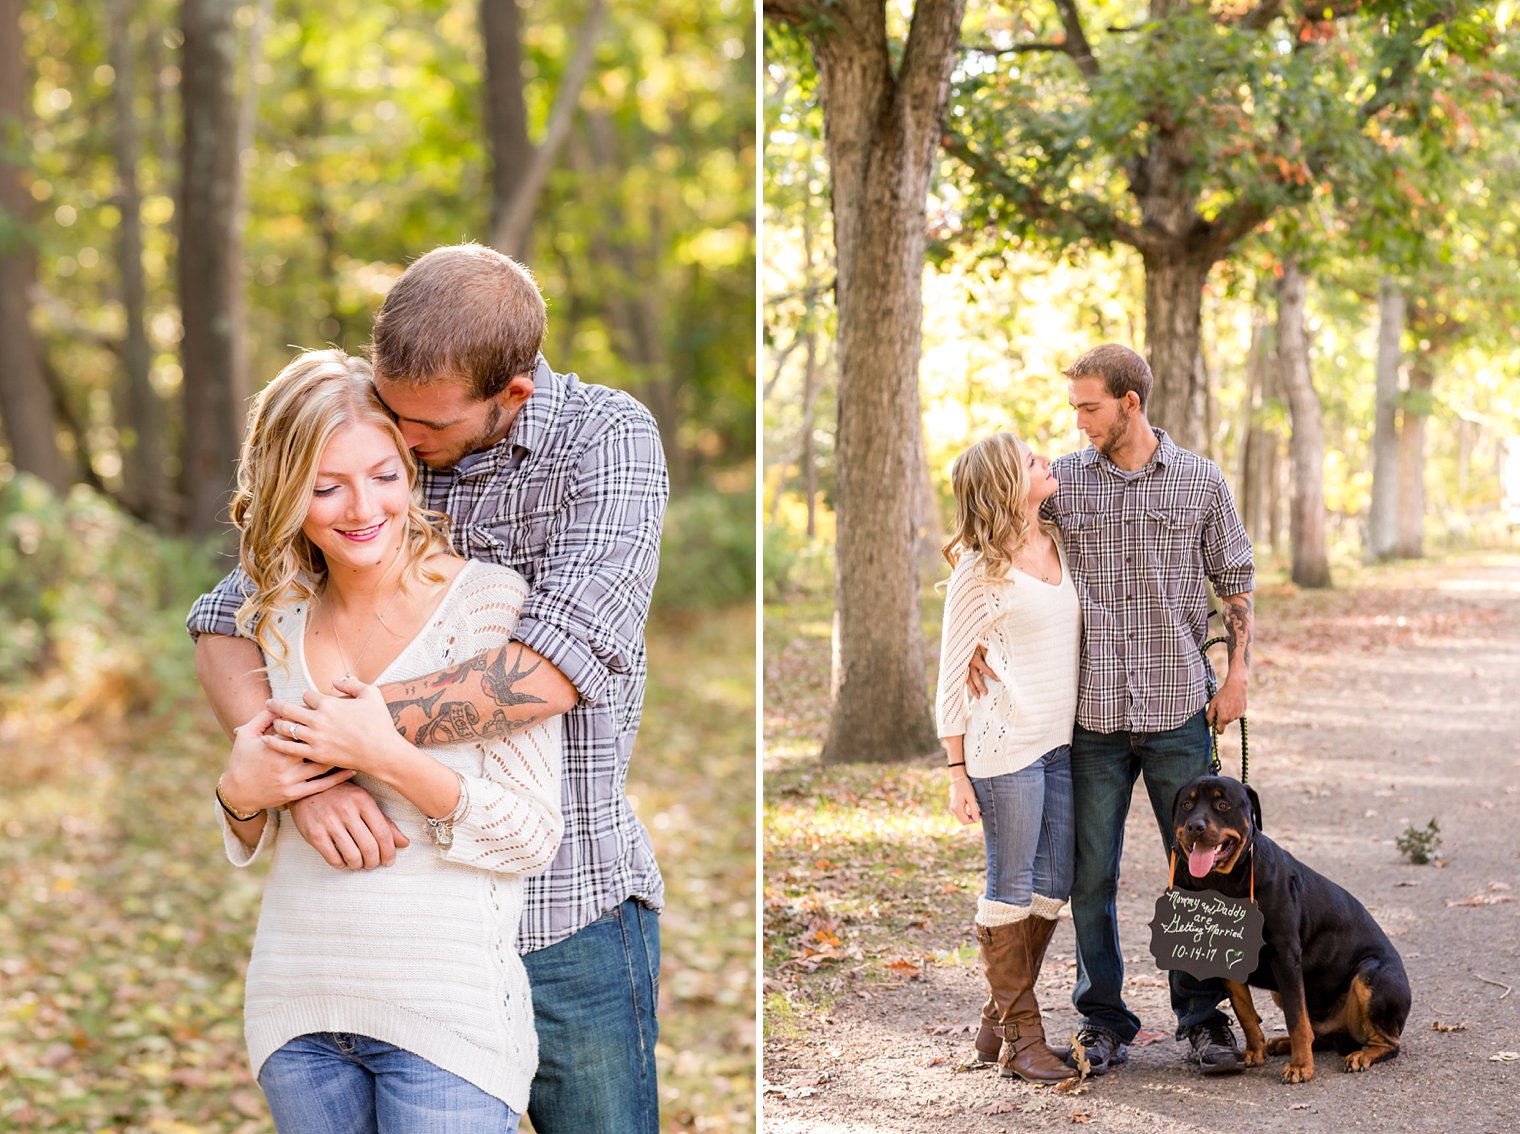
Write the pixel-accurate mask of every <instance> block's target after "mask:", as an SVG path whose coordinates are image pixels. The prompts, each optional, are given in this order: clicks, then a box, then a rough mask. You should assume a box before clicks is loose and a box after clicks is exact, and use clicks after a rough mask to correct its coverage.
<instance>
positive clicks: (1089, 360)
mask: <svg viewBox="0 0 1520 1134" xmlns="http://www.w3.org/2000/svg"><path fill="white" fill-rule="evenodd" d="M1061 373H1062V374H1064V375H1065V376H1066V377H1067V378H1070V379H1071V380H1072V381H1076V380H1077V379H1078V378H1102V379H1103V385H1104V386H1105V387H1107V389H1108V396H1109V397H1111V398H1122V397H1124V395H1125V394H1127V393H1129V392H1130V391H1131V390H1133V391H1134V392H1135V393H1136V394H1138V395H1140V408H1141V409H1142V410H1143V409H1144V408H1145V403H1146V402H1148V401H1149V400H1150V396H1151V386H1152V384H1153V383H1154V382H1155V379H1154V378H1153V377H1152V376H1151V368H1150V365H1149V364H1148V363H1147V362H1146V361H1145V359H1143V358H1141V357H1140V356H1139V355H1138V354H1136V353H1135V352H1134V351H1132V350H1130V349H1129V347H1127V346H1120V345H1119V344H1118V343H1104V344H1103V345H1102V346H1097V347H1093V348H1092V350H1090V351H1088V352H1087V353H1086V354H1084V355H1083V356H1082V357H1081V358H1079V359H1077V361H1075V362H1073V363H1072V364H1071V365H1070V366H1068V367H1067V368H1066V369H1065V370H1063V371H1061Z"/></svg>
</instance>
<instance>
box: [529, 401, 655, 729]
mask: <svg viewBox="0 0 1520 1134" xmlns="http://www.w3.org/2000/svg"><path fill="white" fill-rule="evenodd" d="M669 494H670V482H669V477H668V476H667V474H666V470H665V454H664V451H663V449H662V448H661V446H660V435H659V430H658V428H657V427H656V426H655V423H654V419H653V418H652V417H650V416H649V414H648V412H647V411H643V412H638V413H628V414H624V415H621V416H620V417H618V418H617V419H616V420H614V421H613V422H612V423H611V424H610V425H609V426H608V428H607V429H605V430H603V431H602V432H601V433H600V435H599V436H598V437H597V438H595V440H594V441H593V442H592V443H591V444H590V445H589V446H588V447H587V449H586V451H585V452H584V454H583V455H582V457H581V460H580V463H579V465H578V466H577V468H576V475H575V478H574V486H573V488H572V489H571V491H570V492H569V494H568V495H567V498H566V500H565V502H564V507H563V508H562V509H560V510H559V512H558V514H557V515H556V516H555V517H554V518H553V521H552V523H553V530H552V531H551V532H550V534H549V538H548V540H547V544H546V547H545V550H544V554H543V558H542V562H543V564H544V569H543V571H542V572H541V573H540V574H539V575H538V577H537V578H536V579H535V580H534V583H533V590H532V592H531V593H530V594H529V595H528V598H527V601H526V602H524V604H523V611H522V619H521V621H519V622H518V624H517V630H516V632H515V633H514V634H513V638H514V639H516V640H517V641H519V642H521V643H522V644H523V645H525V646H527V647H528V648H529V649H531V650H534V651H536V652H537V653H539V654H542V655H543V656H544V657H546V658H548V659H549V661H550V662H552V663H553V664H554V665H555V667H556V668H558V669H559V671H560V672H561V673H563V674H564V675H565V677H566V678H568V679H569V681H570V682H571V683H572V684H573V685H574V686H575V688H576V690H577V691H578V692H579V694H580V697H581V699H582V700H583V701H585V702H587V703H588V704H589V703H595V702H596V700H597V699H598V698H599V697H600V696H601V695H602V693H603V691H604V689H605V687H606V685H607V681H608V679H609V676H610V675H611V674H614V673H626V672H628V671H629V669H630V668H631V667H632V665H633V659H634V658H635V656H636V655H637V654H638V652H639V651H641V650H642V649H643V633H644V622H645V620H646V618H647V617H648V614H649V600H650V596H651V594H652V593H653V591H654V582H655V576H656V574H657V572H658V569H659V561H660V531H661V528H662V526H663V524H664V519H665V503H666V500H667V498H668V497H669Z"/></svg>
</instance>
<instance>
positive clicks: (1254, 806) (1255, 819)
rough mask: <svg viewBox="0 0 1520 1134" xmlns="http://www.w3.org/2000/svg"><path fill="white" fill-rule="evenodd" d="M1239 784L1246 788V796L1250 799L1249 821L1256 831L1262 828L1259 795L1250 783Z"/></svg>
mask: <svg viewBox="0 0 1520 1134" xmlns="http://www.w3.org/2000/svg"><path fill="white" fill-rule="evenodd" d="M1241 786H1242V787H1244V788H1245V789H1246V796H1247V797H1248V798H1249V799H1250V801H1251V822H1252V824H1253V825H1254V826H1255V827H1256V829H1257V830H1258V831H1260V830H1261V829H1262V828H1261V796H1259V795H1257V794H1256V789H1255V788H1253V787H1252V786H1251V785H1250V784H1242V785H1241Z"/></svg>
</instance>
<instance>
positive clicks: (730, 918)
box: [0, 0, 756, 1132]
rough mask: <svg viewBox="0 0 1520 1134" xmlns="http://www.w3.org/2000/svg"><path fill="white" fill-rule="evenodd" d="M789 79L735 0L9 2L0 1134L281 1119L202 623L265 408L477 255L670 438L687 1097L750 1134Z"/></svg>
mask: <svg viewBox="0 0 1520 1134" xmlns="http://www.w3.org/2000/svg"><path fill="white" fill-rule="evenodd" d="M755 69H756V64H755V23H754V10H753V8H752V6H751V5H749V4H746V3H739V2H735V0H713V2H705V0H634V2H632V3H627V4H619V5H611V4H608V3H606V2H605V0H571V2H569V3H566V4H560V5H536V6H531V7H530V6H528V5H526V4H522V5H520V4H517V3H514V2H513V0H395V2H392V3H384V4H371V3H363V2H360V0H328V2H327V3H323V4H311V3H304V2H299V0H103V2H99V3H79V2H74V0H0V751H3V753H4V760H5V765H6V768H7V788H6V791H5V794H4V800H3V802H0V831H3V834H4V838H3V839H0V889H3V890H4V892H5V893H6V895H7V898H6V909H5V912H4V914H3V915H0V1081H4V1082H6V1084H7V1086H6V1088H5V1089H4V1091H0V1127H3V1128H5V1129H14V1130H37V1131H53V1130H58V1131H63V1130H90V1131H102V1130H119V1131H154V1132H185V1131H199V1130H208V1131H209V1130H217V1131H221V1130H245V1131H263V1130H267V1129H269V1124H268V1120H267V1117H266V1115H265V1112H264V1108H263V1104H262V1099H261V1098H260V1096H259V1094H258V1091H257V1088H256V1086H255V1085H254V1084H252V1083H251V1081H250V1079H249V1077H248V1074H247V1070H246V1066H245V1063H244V1055H243V1045H242V1035H241V1020H240V1012H241V974H242V968H243V965H244V963H245V959H246V956H247V949H248V941H249V935H250V933H251V929H252V926H253V922H254V919H255V917H256V914H257V907H258V895H259V885H260V879H259V877H257V876H256V875H255V876H252V877H249V876H245V875H242V874H234V872H233V871H231V870H230V869H229V868H227V867H226V864H225V862H224V861H223V856H222V854H221V851H220V848H219V844H218V842H217V838H216V834H215V826H214V823H213V822H212V813H211V812H210V811H209V810H208V809H207V804H206V801H207V800H208V799H209V798H210V797H209V786H208V785H209V784H210V783H211V782H212V781H213V779H214V776H215V770H216V768H217V767H218V766H219V765H220V762H221V760H222V759H223V742H222V740H221V736H220V733H219V730H217V728H216V727H215V724H214V722H213V721H212V719H211V717H210V714H209V712H208V711H207V710H206V709H205V708H204V707H203V706H202V705H201V703H200V697H199V692H198V689H197V687H196V684H195V679H194V674H193V667H192V664H191V650H190V643H189V639H188V637H187V636H186V635H185V634H184V632H183V622H182V620H183V616H184V612H185V610H186V609H187V607H188V604H189V602H190V601H191V600H192V599H193V597H194V596H195V595H196V594H198V593H199V592H200V591H201V590H202V589H204V588H205V587H206V586H207V585H208V584H210V583H211V582H213V581H214V580H215V579H216V578H217V577H218V576H219V575H220V573H221V572H222V571H223V570H224V568H225V566H226V563H227V559H226V554H227V552H228V551H229V550H230V549H231V547H232V541H231V540H230V538H229V533H228V530H227V529H226V527H225V525H224V518H223V507H224V504H225V499H226V490H227V487H228V484H229V483H230V477H231V474H232V469H233V461H234V459H235V456H236V447H237V443H238V440H239V438H240V436H241V433H242V427H243V417H244V413H245V407H246V402H247V398H248V397H249V395H250V394H251V393H252V392H253V391H254V390H256V389H257V388H258V387H259V386H260V385H261V384H262V383H263V382H264V381H267V379H268V378H270V377H272V376H273V375H274V374H275V373H276V372H277V371H278V370H279V368H280V367H281V366H282V365H283V364H284V363H285V362H286V361H287V360H288V359H289V358H290V357H291V355H292V354H293V353H294V352H295V351H296V350H297V349H299V348H307V347H317V346H322V345H324V344H327V343H332V344H336V345H338V346H342V347H344V348H346V349H348V350H351V351H352V350H356V349H359V348H360V347H362V346H363V345H364V344H365V343H366V342H367V341H368V339H369V334H370V326H371V319H372V315H373V312H374V311H375V309H376V307H377V306H378V305H379V302H380V300H381V298H382V297H383V296H384V294H385V292H386V290H387V289H388V287H389V286H390V284H391V283H392V282H393V281H394V280H395V278H396V277H397V276H398V275H399V274H400V273H401V271H402V270H403V269H404V268H405V266H406V264H407V262H408V261H409V260H410V259H412V258H414V257H415V256H417V255H420V254H421V253H422V252H425V251H426V250H427V249H429V248H431V247H434V246H436V245H439V244H447V243H454V242H457V241H460V240H466V239H474V240H480V241H482V242H486V243H491V244H493V245H495V246H496V247H498V248H501V249H502V250H504V251H507V252H509V253H511V254H513V255H515V256H518V257H519V258H520V259H522V260H523V261H524V262H525V263H527V264H528V265H529V266H530V267H531V268H532V269H533V270H534V272H535V273H536V275H537V277H538V279H539V282H540V285H541V287H542V288H543V291H544V293H545V295H546V297H547V298H548V300H549V312H550V322H549V338H548V342H547V344H546V346H545V354H546V356H547V358H548V359H549V361H550V364H551V365H553V366H554V367H555V369H557V370H561V371H574V372H576V373H578V374H580V375H581V377H582V378H583V379H585V380H587V381H591V382H597V383H603V384H607V385H613V386H618V387H622V388H625V389H627V390H629V391H631V392H632V393H634V394H635V395H636V396H637V397H639V398H640V399H641V400H643V401H644V402H645V403H646V404H647V405H649V406H650V408H651V409H652V410H653V411H654V412H655V414H656V416H657V418H658V419H659V422H660V426H661V430H662V433H663V437H664V441H665V446H666V452H667V456H668V459H669V462H670V466H671V472H672V482H673V488H672V498H671V506H670V511H669V514H668V520H667V531H666V536H665V547H664V552H663V563H662V571H661V580H660V584H659V587H658V588H657V591H656V599H655V602H656V608H657V609H656V617H655V619H654V622H653V624H652V626H651V630H650V654H651V687H650V694H649V701H648V703H647V704H646V709H645V717H644V726H643V729H642V731H641V734H640V741H639V755H638V758H637V759H635V761H634V766H633V772H632V783H631V786H630V791H631V793H632V794H634V795H635V797H636V806H637V810H638V812H639V814H640V816H641V817H642V818H643V820H644V821H645V823H646V825H648V826H649V827H650V829H651V832H652V835H653V837H654V841H655V846H656V850H657V852H658V853H659V855H660V858H661V861H662V863H663V864H664V866H665V869H666V873H667V882H668V886H669V901H670V905H669V908H668V910H667V913H666V916H665V918H664V922H663V924H664V933H665V946H664V971H663V984H662V1004H661V1008H662V1033H661V1044H660V1047H659V1051H658V1056H659V1059H660V1063H661V1087H662V1108H663V1114H664V1122H665V1126H666V1128H667V1129H670V1130H704V1131H728V1130H741V1129H750V1128H752V1127H753V1123H754V1106H753V1090H754V1058H755V1053H754V1047H753V1035H754V1032H753V1028H754V1022H753V1005H754V960H753V943H754V937H753V934H754V907H755V903H754V854H755V848H754V838H753V830H754V730H753V721H754V690H753V675H754V648H755V645H754V616H753V595H754V559H755V526H754V493H755V478H756V466H755V443H756V438H755V343H754V325H755V324H754V311H755V294H754V289H755V262H754V252H755V201H754V184H755ZM694 816H700V821H697V820H696V819H695V818H694Z"/></svg>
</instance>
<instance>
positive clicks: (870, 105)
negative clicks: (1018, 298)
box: [764, 0, 964, 762]
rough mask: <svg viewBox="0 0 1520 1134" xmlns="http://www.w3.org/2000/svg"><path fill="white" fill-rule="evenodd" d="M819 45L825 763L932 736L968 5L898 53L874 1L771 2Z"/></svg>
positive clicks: (920, 748)
mask: <svg viewBox="0 0 1520 1134" xmlns="http://www.w3.org/2000/svg"><path fill="white" fill-rule="evenodd" d="M764 11H765V15H766V16H767V18H769V19H772V20H776V21H782V22H785V23H788V24H790V25H792V26H794V27H796V28H798V29H799V30H800V31H801V32H802V33H803V34H804V35H805V36H806V38H807V40H808V42H809V44H810V45H811V49H812V55H813V59H814V62H815V64H816V67H817V71H818V81H819V94H820V99H821V102H822V105H823V121H824V144H825V150H826V153H827V156H828V164H829V182H830V196H831V205H832V213H833V231H834V246H835V262H836V267H837V273H838V274H837V277H836V285H835V294H836V301H837V308H838V312H839V347H838V355H839V439H838V458H837V460H838V464H837V470H836V476H837V511H838V534H837V542H836V545H835V554H836V559H837V563H838V601H837V613H836V626H837V630H836V635H837V641H836V648H835V668H834V680H833V685H834V703H833V709H832V712H831V715H830V718H829V729H828V736H827V739H826V740H825V743H824V750H823V758H824V760H826V761H829V762H838V761H846V760H894V759H903V758H908V757H913V756H920V755H923V754H924V753H926V752H929V751H932V750H933V749H934V748H935V747H937V739H936V736H935V729H934V725H933V721H932V719H931V716H930V711H929V696H928V683H927V680H926V670H925V660H924V658H925V655H924V642H923V632H922V630H921V628H920V624H919V609H918V594H919V586H918V572H917V569H916V566H915V558H914V552H915V532H914V530H913V515H912V514H913V500H914V492H915V487H914V486H915V479H916V477H917V476H918V471H919V470H918V468H917V465H916V458H917V456H918V454H919V452H920V451H921V450H920V449H919V447H918V446H917V445H916V444H915V442H914V439H915V438H916V437H917V436H918V432H919V423H918V417H919V411H918V362H919V354H920V349H921V344H922V334H923V330H922V319H923V290H922V279H923V272H924V253H925V247H926V236H925V211H926V201H927V194H928V189H929V182H930V178H931V175H932V173H933V169H934V162H935V157H936V154H937V153H938V149H939V141H940V134H941V130H942V122H943V117H944V109H945V103H946V99H947V97H948V94H949V79H950V71H951V68H952V66H953V65H954V62H955V57H956V45H957V43H958V41H959V36H960V25H961V19H962V16H963V15H964V0H918V2H917V3H915V4H914V6H913V14H912V19H911V23H910V26H909V28H908V31H907V36H906V39H905V40H904V41H903V42H902V44H901V50H900V52H898V51H894V47H895V46H896V45H895V44H894V43H893V42H892V40H891V38H890V37H889V32H888V21H887V5H885V4H883V3H881V2H880V0H876V2H872V0H835V2H825V0H766V3H765V8H764Z"/></svg>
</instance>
